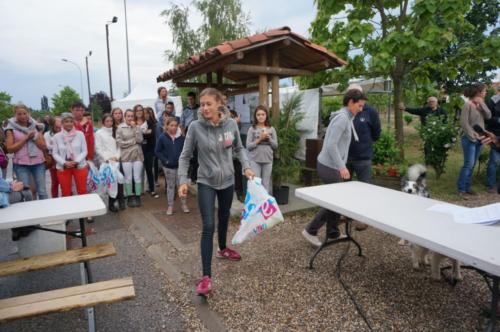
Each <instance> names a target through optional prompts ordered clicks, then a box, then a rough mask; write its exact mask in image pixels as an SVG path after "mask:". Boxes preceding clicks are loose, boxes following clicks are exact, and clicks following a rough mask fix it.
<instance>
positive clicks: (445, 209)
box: [427, 203, 470, 215]
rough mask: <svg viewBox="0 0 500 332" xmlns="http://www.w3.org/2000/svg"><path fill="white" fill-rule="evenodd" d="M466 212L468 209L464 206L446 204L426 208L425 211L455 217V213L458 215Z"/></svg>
mask: <svg viewBox="0 0 500 332" xmlns="http://www.w3.org/2000/svg"><path fill="white" fill-rule="evenodd" d="M467 210H470V208H468V207H464V206H458V205H453V204H448V203H442V204H435V205H433V206H431V207H429V208H427V211H432V212H441V213H446V214H451V215H455V214H456V213H460V212H463V211H467Z"/></svg>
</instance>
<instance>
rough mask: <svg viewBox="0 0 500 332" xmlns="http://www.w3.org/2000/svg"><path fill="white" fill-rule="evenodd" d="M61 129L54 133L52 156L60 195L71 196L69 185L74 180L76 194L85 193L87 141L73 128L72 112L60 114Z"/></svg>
mask: <svg viewBox="0 0 500 332" xmlns="http://www.w3.org/2000/svg"><path fill="white" fill-rule="evenodd" d="M61 120H62V130H61V131H60V132H59V133H57V134H55V135H54V139H53V145H52V156H53V157H54V159H55V161H56V168H57V178H58V180H59V183H60V184H61V191H62V196H63V197H66V196H71V194H72V192H71V185H72V182H73V180H74V181H75V187H76V192H77V194H78V195H83V194H86V193H87V174H88V167H87V161H86V160H85V158H86V157H87V142H86V141H85V135H84V134H83V133H82V132H81V131H79V130H76V128H75V120H74V118H73V114H71V113H63V114H61Z"/></svg>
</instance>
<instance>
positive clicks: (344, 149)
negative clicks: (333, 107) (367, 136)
mask: <svg viewBox="0 0 500 332" xmlns="http://www.w3.org/2000/svg"><path fill="white" fill-rule="evenodd" d="M353 119H354V115H353V114H352V113H351V112H349V110H348V109H347V108H346V107H343V108H341V109H340V111H338V112H335V113H332V114H331V115H330V124H329V125H328V128H327V129H326V134H325V139H324V141H323V147H322V148H321V152H320V153H319V155H318V162H320V163H321V164H323V165H324V166H327V167H330V168H333V169H335V170H337V171H340V170H341V169H344V168H346V165H345V164H346V162H347V156H348V153H349V145H350V143H351V135H352V136H353V137H354V140H356V141H358V134H357V133H356V130H355V129H354V125H353V122H352V121H353Z"/></svg>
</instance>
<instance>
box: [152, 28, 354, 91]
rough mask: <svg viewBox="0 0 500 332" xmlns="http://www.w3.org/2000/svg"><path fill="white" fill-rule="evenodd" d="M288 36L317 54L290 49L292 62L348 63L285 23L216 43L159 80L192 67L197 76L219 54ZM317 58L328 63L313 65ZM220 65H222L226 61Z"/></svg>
mask: <svg viewBox="0 0 500 332" xmlns="http://www.w3.org/2000/svg"><path fill="white" fill-rule="evenodd" d="M287 38H290V39H293V41H294V42H295V43H296V44H298V45H299V46H302V47H304V48H305V49H306V50H307V52H310V53H312V54H314V56H313V57H312V58H311V56H304V54H303V52H302V55H300V54H298V53H300V52H297V54H292V53H295V52H289V53H287V58H291V57H293V58H294V59H293V61H292V62H293V63H294V64H297V67H301V68H305V67H307V69H308V70H311V71H319V70H324V69H327V68H328V67H338V66H342V65H345V64H346V62H345V61H344V60H342V59H340V58H339V57H338V56H337V55H336V54H335V53H333V52H330V51H328V50H327V49H326V48H325V47H323V46H321V45H317V44H314V43H312V42H311V41H309V40H307V39H306V38H304V37H302V36H300V35H298V34H296V33H294V32H292V31H291V29H290V28H289V27H282V28H279V29H273V30H269V31H266V32H263V33H259V34H256V35H253V36H248V37H245V38H241V39H236V40H232V41H227V42H224V43H222V44H220V45H217V46H215V47H211V48H209V49H207V50H206V51H204V52H202V53H200V54H195V55H192V56H190V57H189V58H188V59H187V61H186V62H184V63H182V64H179V65H177V66H175V67H174V68H173V69H170V70H169V71H167V72H165V73H163V74H161V75H160V76H158V78H157V81H158V82H163V81H168V80H170V79H176V78H177V77H180V76H186V74H188V72H190V71H193V76H197V75H199V74H200V71H203V66H204V65H208V64H209V63H210V64H211V65H212V64H214V63H216V62H217V61H218V60H219V58H220V60H222V59H225V58H226V57H227V56H229V55H230V54H234V53H237V52H239V51H243V52H245V51H254V50H255V49H256V48H258V47H259V46H263V45H267V44H269V43H272V42H273V40H276V42H278V41H279V40H283V39H287ZM308 55H310V54H308ZM314 59H315V61H316V63H317V62H318V59H320V60H325V61H327V63H328V64H329V66H328V67H325V66H324V65H322V66H314V63H312V62H311V61H312V60H314ZM243 63H244V61H243ZM221 66H223V64H222V65H221ZM310 66H312V67H310ZM188 76H190V75H188ZM193 76H190V77H193ZM233 78H234V77H233ZM242 79H243V78H242Z"/></svg>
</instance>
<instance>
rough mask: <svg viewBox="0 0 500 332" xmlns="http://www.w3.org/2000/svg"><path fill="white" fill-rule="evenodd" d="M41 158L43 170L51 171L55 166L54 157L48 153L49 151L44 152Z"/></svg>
mask: <svg viewBox="0 0 500 332" xmlns="http://www.w3.org/2000/svg"><path fill="white" fill-rule="evenodd" d="M43 157H44V158H45V168H46V169H51V168H52V167H54V165H55V163H56V162H55V160H54V157H52V155H51V154H50V153H49V151H47V150H45V151H43Z"/></svg>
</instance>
